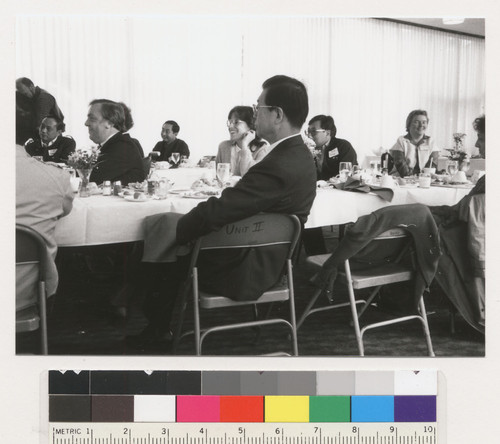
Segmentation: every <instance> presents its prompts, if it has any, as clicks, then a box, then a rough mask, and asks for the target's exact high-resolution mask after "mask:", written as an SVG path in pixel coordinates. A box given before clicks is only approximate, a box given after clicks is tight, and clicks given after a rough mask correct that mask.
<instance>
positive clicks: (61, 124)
mask: <svg viewBox="0 0 500 444" xmlns="http://www.w3.org/2000/svg"><path fill="white" fill-rule="evenodd" d="M45 119H52V120H53V121H54V122H56V130H58V131H61V132H63V133H64V131H66V124H65V123H64V122H63V121H62V120H61V119H60V118H59V117H57V116H53V115H51V114H49V115H48V116H45V117H44V120H45Z"/></svg>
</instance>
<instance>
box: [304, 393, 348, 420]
mask: <svg viewBox="0 0 500 444" xmlns="http://www.w3.org/2000/svg"><path fill="white" fill-rule="evenodd" d="M350 421H351V397H350V396H310V397H309V422H350Z"/></svg>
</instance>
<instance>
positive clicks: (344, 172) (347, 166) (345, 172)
mask: <svg viewBox="0 0 500 444" xmlns="http://www.w3.org/2000/svg"><path fill="white" fill-rule="evenodd" d="M351 170H352V163H351V162H340V167H339V179H340V181H341V182H345V181H346V180H347V178H348V177H349V174H351Z"/></svg>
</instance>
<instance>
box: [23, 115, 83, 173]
mask: <svg viewBox="0 0 500 444" xmlns="http://www.w3.org/2000/svg"><path fill="white" fill-rule="evenodd" d="M65 130H66V125H65V124H64V122H63V121H62V120H61V119H59V117H55V116H47V117H45V118H44V119H43V120H42V123H41V125H40V129H39V135H40V138H39V139H29V140H28V141H27V142H26V145H25V148H26V152H27V153H28V154H29V155H30V156H43V161H44V162H56V163H62V162H64V163H66V162H67V161H68V157H69V155H70V154H71V153H73V152H74V151H75V147H76V143H75V141H74V140H73V138H72V137H71V136H68V135H63V132H64V131H65Z"/></svg>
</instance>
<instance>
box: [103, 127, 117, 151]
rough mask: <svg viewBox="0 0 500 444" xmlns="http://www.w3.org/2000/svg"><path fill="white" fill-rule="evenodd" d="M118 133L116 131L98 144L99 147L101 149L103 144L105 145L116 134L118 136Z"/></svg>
mask: <svg viewBox="0 0 500 444" xmlns="http://www.w3.org/2000/svg"><path fill="white" fill-rule="evenodd" d="M118 133H119V131H117V132H116V133H113V134H111V136H109V137H108V138H107V139H106V140H105V141H104V142H102V143H100V144H99V145H101V147H102V146H104V144H105V143H106V142H107V141H108V140H109V139H111V138H112V137H113V136H114V135H116V134H118Z"/></svg>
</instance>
